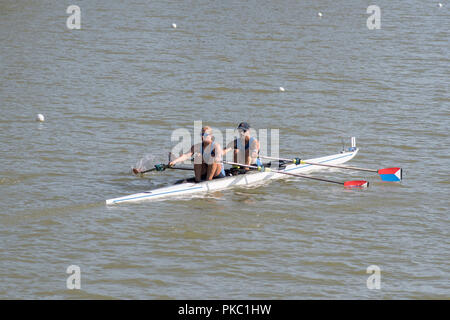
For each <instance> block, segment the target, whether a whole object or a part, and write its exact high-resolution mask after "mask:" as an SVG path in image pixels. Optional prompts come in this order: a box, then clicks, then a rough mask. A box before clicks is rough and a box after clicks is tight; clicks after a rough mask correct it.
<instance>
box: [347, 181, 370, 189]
mask: <svg viewBox="0 0 450 320" xmlns="http://www.w3.org/2000/svg"><path fill="white" fill-rule="evenodd" d="M344 187H345V188H367V187H369V181H366V180H353V181H346V182H344Z"/></svg>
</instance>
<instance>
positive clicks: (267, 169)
mask: <svg viewBox="0 0 450 320" xmlns="http://www.w3.org/2000/svg"><path fill="white" fill-rule="evenodd" d="M223 163H226V164H230V165H237V166H241V167H248V168H252V169H259V167H257V166H252V165H246V164H242V163H236V162H229V161H223ZM265 171H266V172H274V173H281V174H286V175H289V176H294V177H300V178H305V179H311V180H317V181H324V182H331V183H336V184H341V185H344V182H340V181H334V180H328V179H322V178H316V177H310V176H305V175H303V174H299V173H291V172H285V171H280V170H272V169H270V168H265Z"/></svg>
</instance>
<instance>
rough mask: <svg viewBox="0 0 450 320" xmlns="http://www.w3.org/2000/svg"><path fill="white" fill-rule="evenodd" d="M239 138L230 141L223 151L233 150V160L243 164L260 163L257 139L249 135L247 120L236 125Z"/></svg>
mask: <svg viewBox="0 0 450 320" xmlns="http://www.w3.org/2000/svg"><path fill="white" fill-rule="evenodd" d="M237 131H238V132H239V138H236V139H235V140H234V141H231V142H230V143H229V144H228V146H227V148H226V149H225V150H223V153H224V154H226V153H227V152H229V151H231V150H234V162H237V163H242V164H245V165H252V164H256V165H258V166H260V165H261V161H260V159H259V157H258V155H259V141H258V140H257V139H256V138H254V137H251V136H250V125H249V124H248V123H247V122H241V123H240V124H239V126H238V127H237ZM246 169H248V168H246Z"/></svg>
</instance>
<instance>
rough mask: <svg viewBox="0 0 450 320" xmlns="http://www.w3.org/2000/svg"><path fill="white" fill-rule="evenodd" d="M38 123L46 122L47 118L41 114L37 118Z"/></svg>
mask: <svg viewBox="0 0 450 320" xmlns="http://www.w3.org/2000/svg"><path fill="white" fill-rule="evenodd" d="M36 121H39V122H44V121H45V118H44V116H43V115H42V114H40V113H39V114H38V115H37V116H36Z"/></svg>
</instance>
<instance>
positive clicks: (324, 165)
mask: <svg viewBox="0 0 450 320" xmlns="http://www.w3.org/2000/svg"><path fill="white" fill-rule="evenodd" d="M300 163H301V164H310V165H313V166H322V167H329V168H339V169H349V170H356V171H367V172H375V173H378V170H374V169H366V168H358V167H350V166H339V165H335V164H324V163H316V162H309V161H304V160H301V161H300Z"/></svg>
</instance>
